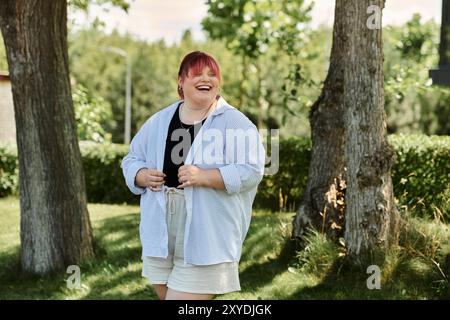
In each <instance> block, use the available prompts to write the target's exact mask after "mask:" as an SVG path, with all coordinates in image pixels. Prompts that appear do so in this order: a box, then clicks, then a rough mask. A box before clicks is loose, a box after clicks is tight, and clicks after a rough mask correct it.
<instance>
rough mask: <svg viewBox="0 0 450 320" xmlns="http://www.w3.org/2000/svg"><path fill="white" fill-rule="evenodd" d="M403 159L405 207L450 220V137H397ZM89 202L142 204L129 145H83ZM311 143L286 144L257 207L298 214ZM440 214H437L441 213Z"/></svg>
mask: <svg viewBox="0 0 450 320" xmlns="http://www.w3.org/2000/svg"><path fill="white" fill-rule="evenodd" d="M389 143H390V144H391V146H392V147H393V149H394V150H395V152H396V155H397V162H396V164H395V165H394V167H393V171H392V177H393V184H394V193H395V196H396V198H397V199H398V200H399V201H400V205H407V206H408V207H410V208H412V207H416V208H418V209H420V211H423V212H427V213H431V212H434V213H436V212H441V213H442V214H443V215H447V217H449V216H450V214H449V212H450V208H449V199H450V137H448V136H426V135H391V136H389ZM80 147H81V154H82V158H83V166H84V169H85V177H86V189H87V194H88V201H89V202H103V203H134V204H137V203H138V197H137V196H134V195H133V194H131V193H130V192H129V190H128V189H127V187H126V185H125V183H124V179H123V176H122V170H121V169H120V162H121V160H122V158H123V157H124V155H125V154H126V153H127V150H128V148H127V147H126V146H124V145H115V144H110V145H101V144H81V145H80ZM310 153H311V142H310V140H309V139H307V138H289V139H282V140H280V156H279V159H280V164H279V171H278V173H277V174H275V175H271V176H265V177H264V179H263V180H262V182H261V184H260V185H259V187H258V193H257V196H256V199H255V207H258V208H266V209H271V210H280V209H285V210H295V209H296V208H297V206H298V204H299V200H300V199H301V194H302V191H303V189H304V188H305V186H306V182H307V176H308V167H309V159H310ZM17 177H18V165H17V153H16V151H15V149H14V148H12V147H8V146H5V145H3V146H2V145H0V196H1V197H4V196H6V195H9V194H16V195H17V185H18V178H17ZM436 209H437V211H436Z"/></svg>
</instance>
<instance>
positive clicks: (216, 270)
mask: <svg viewBox="0 0 450 320" xmlns="http://www.w3.org/2000/svg"><path fill="white" fill-rule="evenodd" d="M220 84H221V75H220V68H219V65H218V63H217V62H216V60H215V59H214V58H213V57H211V56H210V55H209V54H207V53H204V52H199V51H195V52H191V53H189V54H188V55H187V56H186V57H185V58H184V59H183V61H182V62H181V65H180V69H179V72H178V94H179V96H180V98H181V100H180V101H178V102H175V103H173V104H172V105H170V106H168V107H167V108H164V109H163V110H161V111H159V112H158V113H156V114H154V115H153V116H152V117H151V118H150V119H149V120H148V121H147V122H146V123H145V124H144V125H143V127H142V128H141V129H140V130H139V132H138V133H137V134H136V136H135V137H134V139H133V141H132V142H131V146H130V152H129V153H128V155H127V156H125V158H124V159H123V161H122V169H123V173H124V176H125V180H126V183H127V186H128V187H129V189H130V190H131V192H133V193H135V194H138V195H141V223H140V236H141V242H142V249H143V250H142V259H143V268H142V276H144V277H146V278H148V279H149V281H150V283H151V284H152V285H153V286H154V289H155V291H156V292H157V294H158V296H159V298H160V299H167V300H169V299H191V300H192V299H211V298H212V297H213V296H214V295H215V294H223V293H228V292H233V291H239V290H241V288H240V283H239V273H238V265H239V260H240V257H241V252H242V245H243V241H244V239H245V237H246V235H247V232H248V228H249V226H250V219H251V212H252V205H253V200H254V198H255V194H256V189H257V186H258V184H259V182H260V181H261V179H262V176H263V173H264V161H265V150H264V147H263V145H262V142H261V140H260V136H259V133H258V130H257V128H256V127H255V125H254V124H253V123H252V122H251V121H250V120H249V119H248V118H247V117H246V116H245V115H243V114H242V113H241V112H240V111H238V110H237V109H236V108H234V107H232V106H230V105H229V104H228V103H227V102H226V101H225V100H224V99H223V98H222V97H221V96H220V95H219V91H220ZM243 134H245V135H244V136H243ZM248 135H251V137H248ZM211 136H213V137H214V138H215V139H214V143H213V142H211ZM236 138H237V140H238V141H251V142H249V143H248V144H245V145H242V144H239V143H238V144H239V147H240V148H239V150H238V149H237V147H238V146H237V145H236V143H235V139H236ZM246 138H250V139H248V140H247V139H246ZM251 138H253V139H251ZM227 139H228V140H227ZM218 140H220V141H218ZM211 145H212V146H215V145H216V146H219V147H218V148H215V149H214V154H215V157H214V159H217V160H215V161H213V162H210V161H209V160H210V159H211V158H208V155H209V153H208V152H210V151H211ZM191 146H192V147H191ZM238 151H239V152H238ZM198 155H200V156H198ZM224 159H226V161H224ZM205 160H206V161H205Z"/></svg>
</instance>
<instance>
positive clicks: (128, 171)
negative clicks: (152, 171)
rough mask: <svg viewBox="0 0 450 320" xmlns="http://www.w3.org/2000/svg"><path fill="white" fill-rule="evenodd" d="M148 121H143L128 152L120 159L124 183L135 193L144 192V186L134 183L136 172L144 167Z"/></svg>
mask: <svg viewBox="0 0 450 320" xmlns="http://www.w3.org/2000/svg"><path fill="white" fill-rule="evenodd" d="M147 128H148V123H145V124H144V125H143V126H142V128H141V129H140V130H139V131H138V133H137V134H136V135H135V136H134V138H133V140H132V141H131V144H130V150H129V152H128V154H127V155H126V156H125V157H124V158H123V159H122V163H121V168H122V172H123V175H124V177H125V183H126V184H127V186H128V188H129V189H130V191H131V192H132V193H134V194H136V195H141V194H143V193H145V191H146V188H142V187H138V186H136V184H135V179H136V174H137V173H138V171H139V170H140V169H142V168H146V167H147V165H146V145H147V142H148V141H147V140H148V139H147V136H148V133H147V131H148V129H147Z"/></svg>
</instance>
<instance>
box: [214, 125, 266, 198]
mask: <svg viewBox="0 0 450 320" xmlns="http://www.w3.org/2000/svg"><path fill="white" fill-rule="evenodd" d="M243 132H244V133H243V134H245V135H251V136H252V137H253V138H254V140H253V141H252V139H249V140H250V141H252V142H249V143H244V145H242V144H241V145H240V144H239V142H238V141H240V142H242V141H246V139H245V137H239V138H238V139H237V141H236V140H233V141H234V142H231V141H227V142H226V143H227V144H228V145H227V146H226V150H230V149H233V155H234V156H230V155H229V154H226V155H225V156H226V158H227V162H228V163H227V164H226V165H224V166H222V167H219V171H220V174H221V175H222V179H223V182H224V185H225V189H226V192H227V193H228V194H235V193H240V192H246V191H249V190H251V189H253V188H256V187H257V186H258V184H259V183H260V182H261V180H262V178H263V175H264V165H265V150H264V146H263V144H262V142H261V138H260V136H259V133H258V130H257V129H256V127H254V126H252V127H248V128H247V129H246V130H243ZM247 141H248V140H247ZM230 143H233V145H232V146H230V145H229V144H230ZM244 150H245V151H244ZM241 151H244V152H241ZM226 152H227V151H226Z"/></svg>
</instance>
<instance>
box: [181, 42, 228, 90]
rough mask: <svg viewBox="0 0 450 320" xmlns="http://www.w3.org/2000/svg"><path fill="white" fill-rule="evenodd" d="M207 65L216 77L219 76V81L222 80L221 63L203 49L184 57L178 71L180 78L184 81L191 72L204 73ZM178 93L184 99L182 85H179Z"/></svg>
mask: <svg viewBox="0 0 450 320" xmlns="http://www.w3.org/2000/svg"><path fill="white" fill-rule="evenodd" d="M205 67H209V69H211V71H212V72H213V73H214V74H215V75H216V77H217V78H219V81H221V79H222V77H221V75H220V68H219V64H218V63H217V61H216V60H215V59H214V58H213V57H212V56H211V55H209V54H207V53H206V52H202V51H193V52H191V53H189V54H187V55H186V56H185V57H184V58H183V61H181V64H180V69H179V71H178V78H181V81H184V79H185V78H186V77H189V74H199V73H202V71H203V69H204V68H205ZM178 95H179V96H180V98H181V99H184V94H183V89H182V88H181V86H178Z"/></svg>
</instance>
